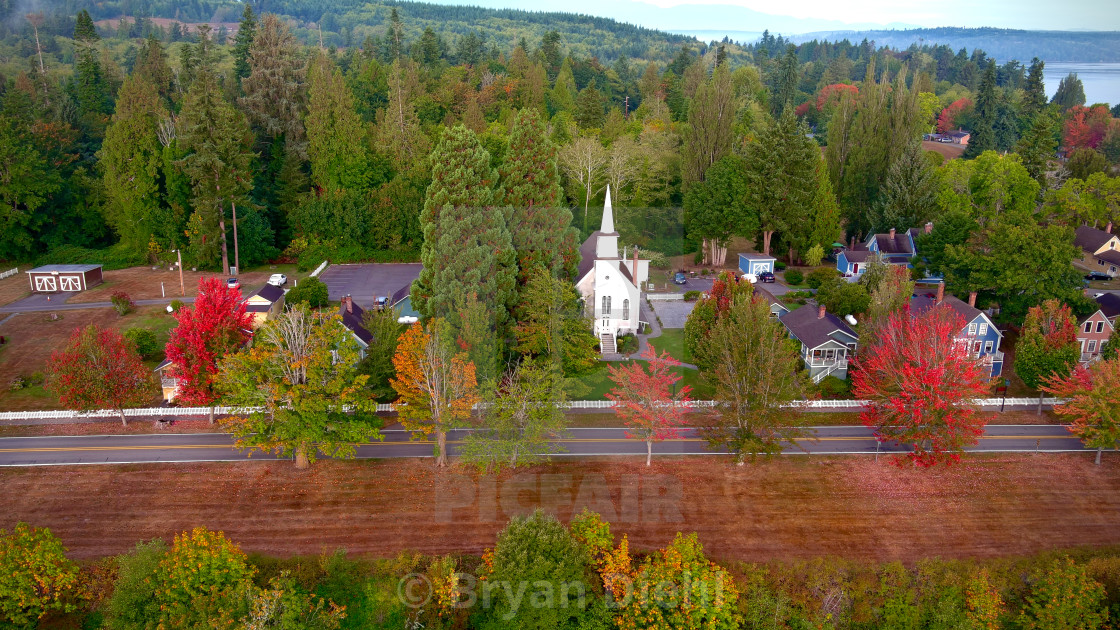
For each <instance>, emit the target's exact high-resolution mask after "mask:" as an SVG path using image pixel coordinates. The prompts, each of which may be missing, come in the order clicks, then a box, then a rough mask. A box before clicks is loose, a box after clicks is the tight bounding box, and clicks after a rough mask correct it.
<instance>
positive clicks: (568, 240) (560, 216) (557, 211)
mask: <svg viewBox="0 0 1120 630" xmlns="http://www.w3.org/2000/svg"><path fill="white" fill-rule="evenodd" d="M498 173H499V176H500V177H501V186H500V191H499V197H500V199H499V202H500V203H501V204H503V205H505V206H507V207H509V208H510V219H509V232H510V239H511V241H512V243H513V248H514V249H515V250H516V251H517V266H518V268H519V269H520V276H521V278H522V280H525V279H527V278H528V276H529V274H530V273H532V269H533V267H536V266H541V267H544V268H545V269H548V270H549V271H550V272H552V273H560V272H565V275H566V274H567V273H569V272H570V270H565V269H564V265H565V261H566V260H571V259H574V254H575V252H574V251H573V250H574V248H575V246H576V245H577V243H576V240H577V238H578V235H577V233H576V230H575V228H574V227H572V212H571V210H569V209H568V207H567V206H566V205H564V203H563V201H564V196H563V191H562V190H561V188H560V171H559V169H558V167H557V162H556V148H555V147H554V146H552V143H551V142H550V141H549V139H548V133H547V128H546V127H545V124H544V121H542V120H541V118H540V115H538V113H537V111H536V110H535V109H531V108H527V109H523V110H521V111H520V112H518V114H517V117H516V118H515V119H514V121H513V128H512V129H511V130H510V134H509V149H508V150H506V154H505V156H504V157H503V159H502V163H501V166H499V168H498Z"/></svg>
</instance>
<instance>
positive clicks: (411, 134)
mask: <svg viewBox="0 0 1120 630" xmlns="http://www.w3.org/2000/svg"><path fill="white" fill-rule="evenodd" d="M387 74H388V88H389V102H388V105H387V106H386V107H385V108H383V109H381V110H380V111H379V112H378V114H377V117H378V118H377V134H378V140H379V142H380V144H381V146H383V147H384V150H385V152H386V153H388V155H389V156H390V158H392V161H393V166H394V167H395V168H396V170H397V171H398V172H403V171H409V170H411V169H413V168H416V167H417V166H418V165H419V163H420V162H421V161H422V160H423V159H424V158H426V157H427V156H428V153H429V147H430V145H431V143H430V141H429V140H428V136H426V135H424V132H423V130H421V128H420V118H419V117H418V116H417V115H416V105H415V103H416V100H417V99H418V98H419V97H420V96H421V94H422V93H423V91H422V88H421V85H420V78H419V70H418V68H417V67H416V62H414V61H412V60H411V59H399V60H397V61H394V62H393V64H392V66H390V68H389V72H388V73H387Z"/></svg>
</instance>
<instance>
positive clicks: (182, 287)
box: [175, 249, 187, 297]
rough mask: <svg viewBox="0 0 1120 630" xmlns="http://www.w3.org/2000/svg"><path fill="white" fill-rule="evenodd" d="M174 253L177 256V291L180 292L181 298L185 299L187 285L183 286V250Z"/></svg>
mask: <svg viewBox="0 0 1120 630" xmlns="http://www.w3.org/2000/svg"><path fill="white" fill-rule="evenodd" d="M175 253H176V254H178V255H179V290H180V291H182V293H183V297H187V285H185V284H183V250H182V249H177V250H175Z"/></svg>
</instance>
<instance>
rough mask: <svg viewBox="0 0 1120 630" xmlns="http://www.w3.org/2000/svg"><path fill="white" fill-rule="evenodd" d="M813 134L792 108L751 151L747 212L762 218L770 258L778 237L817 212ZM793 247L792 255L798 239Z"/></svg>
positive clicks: (816, 153)
mask: <svg viewBox="0 0 1120 630" xmlns="http://www.w3.org/2000/svg"><path fill="white" fill-rule="evenodd" d="M807 134H808V129H807V127H806V126H805V123H804V122H802V121H799V120H798V118H797V116H795V115H794V113H793V109H787V110H786V111H785V112H783V113H782V116H781V118H779V119H778V120H777V121H775V123H773V124H771V125H770V126H769V127H767V129H766V130H765V131H764V132H762V134H761V135H760V136H759V137H758V140H757V141H755V142H752V143H751V144H750V145H749V146H748V148H747V165H746V174H747V207H748V209H749V210H748V211H749V212H751V213H753V214H755V215H756V216H758V228H759V230H760V232H761V233H762V249H763V252H764V253H767V254H769V253H770V245H771V239H772V237H773V236H774V234H775V233H776V232H785V231H791V230H793V229H796V227H797V224H798V223H799V222H801V221H803V220H805V218H806V212H805V208H809V207H812V204H813V199H814V197H815V195H816V193H817V190H818V183H817V177H816V175H817V162H818V160H819V154H820V149H819V148H818V147H817V144H816V143H815V142H813V141H812V140H811V139H809V138H808V137H806V136H807ZM789 245H790V248H791V254H792V247H793V242H792V240H790V241H789Z"/></svg>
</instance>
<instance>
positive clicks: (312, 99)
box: [258, 33, 373, 191]
mask: <svg viewBox="0 0 1120 630" xmlns="http://www.w3.org/2000/svg"><path fill="white" fill-rule="evenodd" d="M262 34H263V33H262ZM258 39H260V38H258ZM310 74H311V76H310V95H309V103H308V110H307V141H308V142H307V153H308V157H309V158H310V162H311V180H312V182H313V183H314V184H315V185H316V186H318V187H320V188H322V189H324V190H328V191H337V190H352V191H363V190H366V189H367V188H368V187H369V186H370V184H371V183H373V182H372V181H371V176H372V175H373V173H372V172H371V161H370V155H369V153H368V148H367V147H368V141H367V137H368V136H367V131H366V126H365V123H363V122H362V119H361V117H360V116H358V112H357V111H356V110H355V108H354V95H353V94H352V93H351V92H350V88H349V87H348V86H347V85H346V82H345V81H344V80H343V78H342V72H340V71H339V70H338V68H336V67H335V66H334V62H332V61H331V60H330V58H329V57H327V56H326V55H319V56H318V57H316V58H315V61H313V62H312V64H311V73H310Z"/></svg>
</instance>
